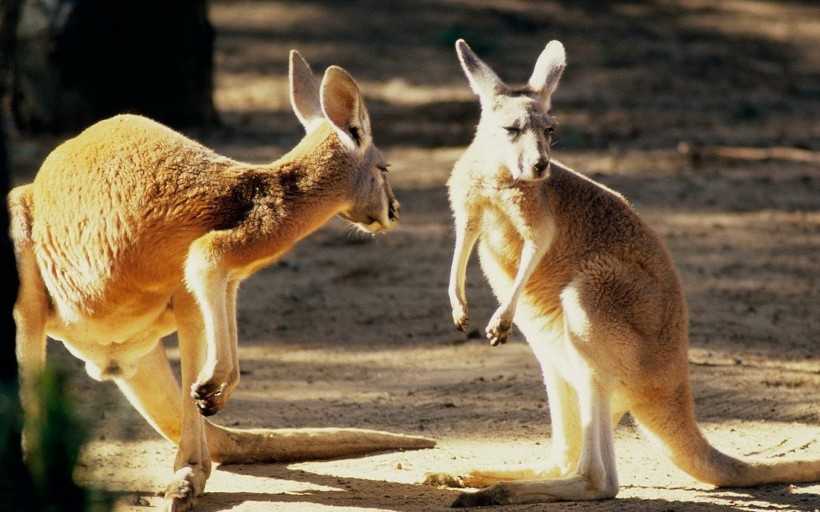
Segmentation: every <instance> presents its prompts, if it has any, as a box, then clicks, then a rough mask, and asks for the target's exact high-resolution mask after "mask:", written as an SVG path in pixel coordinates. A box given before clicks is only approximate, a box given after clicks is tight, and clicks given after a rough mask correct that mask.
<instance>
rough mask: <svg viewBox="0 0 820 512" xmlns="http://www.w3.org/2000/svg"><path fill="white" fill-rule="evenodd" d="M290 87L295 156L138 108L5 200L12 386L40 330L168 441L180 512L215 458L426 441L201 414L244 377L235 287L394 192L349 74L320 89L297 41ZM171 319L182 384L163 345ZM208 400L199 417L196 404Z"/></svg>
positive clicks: (27, 390) (375, 217)
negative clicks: (157, 118)
mask: <svg viewBox="0 0 820 512" xmlns="http://www.w3.org/2000/svg"><path fill="white" fill-rule="evenodd" d="M290 80H291V99H292V104H293V107H294V110H295V112H296V114H297V116H298V117H299V119H300V121H301V122H302V124H303V125H304V126H305V129H306V130H307V134H306V136H305V137H304V139H303V140H302V141H301V142H300V143H299V144H298V145H297V146H296V147H295V148H294V149H293V150H291V151H290V152H289V153H288V154H286V155H285V156H283V157H282V158H281V159H279V160H277V161H276V162H273V163H271V164H269V165H249V164H245V163H241V162H237V161H235V160H232V159H230V158H227V157H224V156H221V155H218V154H216V153H215V152H213V151H211V150H210V149H207V148H205V147H203V146H202V145H200V144H199V143H197V142H194V141H193V140H190V139H188V138H186V137H184V136H182V135H180V134H179V133H176V132H175V131H173V130H171V129H169V128H167V127H165V126H162V125H160V124H158V123H156V122H154V121H151V120H149V119H146V118H143V117H139V116H133V115H122V116H117V117H114V118H111V119H108V120H105V121H101V122H99V123H97V124H95V125H94V126H91V127H90V128H88V129H87V130H85V131H84V132H83V133H81V134H80V135H79V136H77V137H76V138H74V139H71V140H69V141H67V142H65V143H63V144H62V145H60V146H59V147H57V148H56V149H55V150H54V151H53V152H52V153H51V154H50V155H49V156H48V157H47V158H46V160H45V162H44V163H43V165H42V167H41V169H40V171H39V173H38V174H37V176H36V177H35V179H34V182H33V183H31V184H29V185H24V186H21V187H18V188H16V189H14V190H13V191H12V192H11V193H10V194H9V197H8V202H9V206H10V210H11V216H12V229H11V232H12V238H13V241H14V245H15V250H16V256H17V261H18V270H19V274H20V279H21V286H20V293H19V300H18V302H17V304H16V306H15V311H14V316H15V320H16V322H17V328H18V337H17V352H18V357H19V361H20V365H21V369H22V376H23V388H24V391H23V399H24V403H25V404H26V406H27V407H28V409H29V410H34V409H36V400H35V398H34V395H33V392H32V385H33V381H34V380H35V378H36V375H37V374H38V373H39V372H40V371H41V370H42V369H43V367H44V364H45V344H46V337H47V336H48V337H51V338H54V339H57V340H60V341H62V342H63V343H64V344H65V346H66V347H67V348H68V349H69V350H70V351H71V352H72V353H73V354H74V355H76V356H77V357H78V358H80V359H82V360H83V361H85V363H86V368H87V371H88V373H89V375H91V376H92V377H94V378H95V379H100V380H101V379H114V380H115V381H116V383H117V385H118V386H119V387H120V389H121V390H122V392H123V393H124V394H125V395H126V396H127V397H128V399H129V400H130V401H131V402H132V404H133V405H134V406H135V407H136V408H137V409H138V410H139V411H140V412H141V413H142V414H143V416H144V417H145V418H146V419H147V420H148V421H149V422H150V423H151V425H152V426H154V427H155V428H156V429H157V430H158V431H159V432H160V433H161V434H162V435H163V436H165V437H166V438H168V439H170V440H171V441H173V442H175V443H178V452H177V457H176V462H175V464H174V470H175V471H176V474H175V476H174V479H173V481H172V482H171V483H170V484H169V486H168V490H167V492H166V507H167V508H168V509H172V510H187V509H190V508H191V507H192V506H193V504H194V501H195V498H196V496H197V495H199V494H201V493H203V492H204V488H205V482H206V480H207V478H208V475H209V474H210V470H211V460H215V461H217V462H219V461H221V462H235V463H236V462H257V461H288V460H295V459H301V460H304V459H312V458H325V457H338V456H344V455H351V454H359V453H366V452H372V451H378V450H385V449H395V448H421V447H430V446H432V445H433V442H432V441H430V440H427V439H424V438H419V437H411V436H402V435H396V434H389V433H385V432H375V431H366V430H357V429H312V430H301V431H294V430H271V431H242V430H234V429H225V428H223V427H220V426H217V425H214V424H212V423H210V422H208V421H207V420H204V419H203V418H202V415H211V414H214V413H216V412H217V411H218V410H219V409H221V408H222V407H223V406H224V405H225V403H226V401H227V399H228V397H229V396H230V394H231V392H232V391H233V390H234V389H235V387H236V385H237V384H238V382H239V360H238V354H237V352H238V351H237V331H236V293H237V288H238V285H239V282H240V281H241V280H243V279H245V278H247V277H248V276H250V275H251V274H253V273H254V272H255V271H257V270H259V269H260V268H262V267H264V266H265V265H268V264H270V263H271V262H272V261H274V260H275V259H276V258H277V257H279V256H280V255H282V254H283V253H284V252H285V251H287V250H288V249H290V248H291V247H292V246H293V245H294V244H295V243H297V242H298V241H299V240H300V239H302V238H303V237H305V236H307V235H308V234H310V233H311V232H312V231H314V230H315V229H317V228H318V227H320V226H321V225H322V224H324V223H325V222H326V221H327V220H328V219H330V218H331V217H333V216H334V215H340V216H342V217H343V218H345V219H348V220H349V221H351V222H353V223H355V224H356V225H357V226H359V227H360V228H361V229H363V230H365V231H367V232H373V233H376V232H382V231H387V230H389V229H390V228H392V227H393V225H394V224H395V222H396V220H397V218H398V210H399V204H398V202H397V201H396V199H395V197H394V196H393V192H392V190H391V188H390V184H389V183H388V181H387V178H386V163H385V162H384V160H383V157H382V156H381V153H379V151H378V149H377V148H376V147H375V146H374V145H373V143H372V137H371V134H370V122H369V118H368V114H367V110H366V108H365V105H364V102H363V100H362V98H361V95H360V94H359V90H358V87H357V85H356V83H355V82H354V81H353V79H352V78H351V77H350V76H349V75H348V74H347V73H346V72H345V71H344V70H342V69H341V68H338V67H335V66H332V67H330V68H328V70H327V71H326V72H325V74H324V77H323V80H322V82H321V84H320V83H319V82H318V81H317V80H316V79H315V78H314V77H313V75H312V73H311V72H310V69H309V67H308V65H307V63H306V62H305V61H304V60H303V59H302V58H301V57H300V56H299V55H298V54H297V53H296V52H292V53H291V61H290ZM174 331H176V332H177V334H178V339H179V348H180V359H181V366H182V390H184V392H182V391H181V390H180V387H179V384H178V382H177V380H176V378H175V376H174V374H173V373H172V371H171V366H170V364H169V362H168V359H167V358H166V356H165V353H164V348H163V346H162V344H161V343H160V340H161V339H162V338H163V337H164V336H166V335H168V334H171V333H172V332H174ZM200 413H202V415H201V414H200Z"/></svg>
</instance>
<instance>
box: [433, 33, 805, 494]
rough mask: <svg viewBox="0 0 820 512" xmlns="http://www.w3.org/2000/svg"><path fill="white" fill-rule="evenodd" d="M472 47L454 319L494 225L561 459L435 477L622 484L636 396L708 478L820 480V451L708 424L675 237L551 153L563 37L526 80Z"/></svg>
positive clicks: (579, 490) (507, 288) (501, 325)
mask: <svg viewBox="0 0 820 512" xmlns="http://www.w3.org/2000/svg"><path fill="white" fill-rule="evenodd" d="M456 48H457V53H458V57H459V59H460V61H461V66H462V68H463V69H464V72H465V73H466V75H467V78H468V80H469V83H470V85H471V87H472V89H473V91H474V92H475V93H476V94H477V95H478V97H479V99H480V103H481V119H480V121H479V124H478V128H477V130H476V134H475V140H474V141H473V143H472V144H471V145H470V146H469V147H468V148H467V150H466V151H465V153H464V154H463V156H462V157H461V158H460V159H459V160H458V162H457V163H456V164H455V166H454V168H453V172H452V175H451V177H450V180H449V182H448V188H449V195H450V201H451V206H452V210H453V213H454V217H455V234H456V244H455V254H454V257H453V265H452V269H451V274H450V286H449V295H450V302H451V305H452V310H453V319H454V321H455V324H456V326H457V327H458V328H459V329H461V330H464V329H465V327H466V325H467V302H466V298H465V292H464V281H465V270H466V267H467V263H468V259H469V255H470V252H471V251H472V248H473V246H474V244H475V243H476V242H477V241H478V240H479V239H480V240H481V243H480V244H479V257H480V262H481V266H482V269H483V271H484V273H485V274H486V276H487V279H488V280H489V283H490V285H491V287H492V289H493V291H494V293H495V295H496V297H497V298H498V300H499V301H500V307H499V308H498V310H497V311H496V312H495V314H494V315H493V316H492V318H491V320H490V322H489V326H488V327H487V336H488V337H489V338H490V341H491V343H492V344H493V345H496V344H498V343H504V342H505V341H506V339H507V337H508V336H509V335H510V332H511V329H512V325H513V322H515V324H516V325H517V326H518V327H519V328H520V330H521V332H522V333H523V334H524V336H525V337H526V339H527V341H528V342H529V344H530V346H531V347H532V350H533V352H534V353H535V355H536V357H537V359H538V361H539V363H540V365H541V368H542V372H543V375H544V382H545V384H546V388H547V393H548V395H549V408H550V416H551V420H552V436H553V443H552V452H551V455H552V460H551V463H550V464H549V465H548V466H546V467H542V468H533V469H524V470H512V469H509V470H504V469H501V470H475V471H471V472H468V473H467V474H464V475H450V474H429V475H428V476H427V483H429V484H434V485H442V484H443V485H450V486H456V487H458V486H464V487H487V488H486V489H484V490H481V491H478V492H475V493H463V494H461V495H460V497H459V498H458V499H457V500H456V502H455V503H454V504H453V505H454V506H476V505H491V504H507V503H534V502H543V501H553V500H597V499H604V498H612V497H614V496H615V495H616V494H617V493H618V477H617V473H616V468H615V453H614V447H613V438H612V429H613V425H615V424H617V423H618V421H619V420H620V418H621V417H622V416H623V415H624V414H625V413H626V412H631V413H632V415H633V416H634V418H635V419H636V420H637V421H638V422H639V423H640V424H641V425H642V426H643V427H644V428H645V430H646V431H648V432H649V433H650V435H651V436H652V437H654V438H655V439H656V440H657V441H658V442H659V443H660V445H661V446H662V447H663V451H664V452H665V453H666V454H667V455H668V456H669V457H670V458H671V460H672V461H673V462H674V463H675V464H676V465H677V466H678V467H679V468H681V469H682V470H684V471H685V472H687V473H688V474H690V475H692V476H693V477H695V478H697V479H698V480H701V481H704V482H708V483H711V484H714V485H717V486H738V487H742V486H753V485H758V484H764V483H774V482H806V481H816V480H820V460H814V461H809V460H802V461H782V462H749V461H745V460H739V459H736V458H733V457H729V456H728V455H724V454H723V453H721V452H719V451H718V450H716V449H715V448H713V447H712V446H711V445H710V444H709V442H708V441H707V440H706V439H705V438H704V437H703V435H702V434H701V432H700V430H699V429H698V426H697V424H696V423H695V416H694V411H693V409H694V404H693V399H692V393H691V390H690V385H689V371H688V361H687V346H688V333H687V328H688V327H687V326H688V317H687V315H688V313H687V306H686V301H685V296H684V293H683V290H682V286H681V281H680V279H679V277H678V274H677V272H676V271H675V268H674V266H673V263H672V260H671V257H670V255H669V252H668V251H667V249H666V248H665V246H664V244H663V242H662V241H661V240H660V239H659V238H658V236H657V235H655V234H654V233H653V232H652V230H651V229H650V228H649V227H648V226H647V225H646V224H645V223H644V222H643V221H642V220H641V219H640V218H639V217H638V215H637V213H636V212H635V210H633V209H632V207H631V206H630V205H629V203H628V202H627V201H626V200H625V199H624V198H623V197H622V196H621V195H619V194H618V193H616V192H613V191H612V190H609V189H607V188H606V187H604V186H602V185H600V184H598V183H596V182H594V181H592V180H590V179H588V178H586V177H583V176H582V175H580V174H578V173H576V172H575V171H573V170H571V169H569V168H567V167H565V166H564V165H561V164H560V163H558V162H556V161H554V160H551V159H550V142H551V133H552V130H553V126H554V122H553V120H552V118H551V117H550V115H549V109H550V97H551V95H552V93H553V91H554V90H555V88H556V86H557V84H558V81H559V79H560V77H561V74H562V73H563V70H564V67H565V54H564V48H563V46H562V45H561V43H559V42H558V41H552V42H550V43H549V44H548V45H547V47H546V48H545V49H544V51H543V53H542V54H541V56H540V57H539V59H538V61H537V63H536V65H535V70H534V72H533V74H532V76H531V78H530V79H529V83H528V84H527V85H526V86H525V87H522V88H511V87H508V86H507V85H505V84H504V83H503V82H502V81H501V80H500V79H499V78H498V76H497V75H496V74H495V72H494V71H493V70H492V69H490V67H488V66H487V64H485V63H484V62H482V61H481V60H480V59H479V58H478V57H477V56H476V55H475V54H474V53H473V52H472V50H471V49H470V48H469V47H468V46H467V44H466V43H465V42H464V41H458V42H457V43H456ZM488 486H489V487H488Z"/></svg>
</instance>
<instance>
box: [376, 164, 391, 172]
mask: <svg viewBox="0 0 820 512" xmlns="http://www.w3.org/2000/svg"><path fill="white" fill-rule="evenodd" d="M376 167H378V168H379V170H380V171H381V172H382V173H383V174H387V173H388V172H390V166H389V165H387V164H384V165H377V166H376Z"/></svg>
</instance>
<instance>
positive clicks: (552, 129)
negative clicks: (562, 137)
mask: <svg viewBox="0 0 820 512" xmlns="http://www.w3.org/2000/svg"><path fill="white" fill-rule="evenodd" d="M553 132H555V127H554V126H547V127H546V128H545V129H544V134H545V135H546V136H547V137H550V136H551V135H552V134H553Z"/></svg>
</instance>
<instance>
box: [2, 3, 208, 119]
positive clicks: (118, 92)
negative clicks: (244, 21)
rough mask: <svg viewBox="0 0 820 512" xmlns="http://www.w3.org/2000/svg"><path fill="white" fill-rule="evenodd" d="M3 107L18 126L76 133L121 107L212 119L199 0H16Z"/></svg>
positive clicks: (204, 6) (204, 25)
mask: <svg viewBox="0 0 820 512" xmlns="http://www.w3.org/2000/svg"><path fill="white" fill-rule="evenodd" d="M22 4H23V5H22V10H21V13H20V20H19V23H18V25H17V31H16V36H17V43H16V49H15V52H14V60H13V66H14V68H13V77H14V78H13V85H12V112H13V115H14V120H15V123H16V125H17V127H18V128H19V129H20V130H21V131H22V132H23V133H38V132H50V133H62V132H75V131H78V130H80V129H82V128H85V127H86V126H88V125H89V124H91V123H93V122H95V121H98V120H100V119H104V118H106V117H110V116H112V115H115V114H120V113H125V112H130V113H135V114H143V115H146V116H148V117H152V118H154V119H156V120H157V121H160V122H163V123H166V124H168V125H171V126H174V127H177V128H182V127H186V126H196V125H199V126H202V125H206V126H207V125H210V124H213V123H215V122H216V121H217V120H216V113H215V109H214V105H213V99H212V93H213V77H212V72H213V39H214V34H213V28H212V26H211V24H210V22H209V20H208V16H207V0H173V1H168V0H116V1H112V0H54V1H51V2H43V1H42V0H23V1H22Z"/></svg>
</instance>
